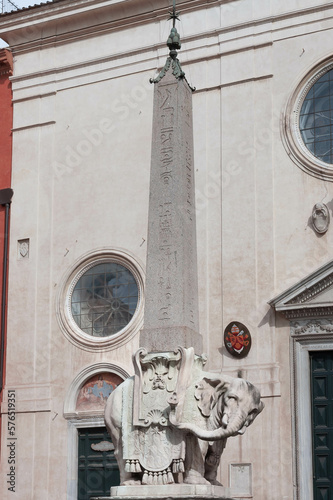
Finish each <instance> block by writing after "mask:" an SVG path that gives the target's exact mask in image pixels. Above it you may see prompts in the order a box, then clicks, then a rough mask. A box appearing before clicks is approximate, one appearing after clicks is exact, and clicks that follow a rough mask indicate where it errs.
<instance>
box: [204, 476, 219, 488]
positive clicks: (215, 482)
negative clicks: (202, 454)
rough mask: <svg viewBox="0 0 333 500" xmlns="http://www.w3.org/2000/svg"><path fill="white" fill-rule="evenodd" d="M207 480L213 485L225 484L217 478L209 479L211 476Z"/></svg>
mask: <svg viewBox="0 0 333 500" xmlns="http://www.w3.org/2000/svg"><path fill="white" fill-rule="evenodd" d="M206 479H207V481H209V482H210V484H212V485H213V486H223V484H222V483H220V481H218V480H217V479H209V477H207V478H206Z"/></svg>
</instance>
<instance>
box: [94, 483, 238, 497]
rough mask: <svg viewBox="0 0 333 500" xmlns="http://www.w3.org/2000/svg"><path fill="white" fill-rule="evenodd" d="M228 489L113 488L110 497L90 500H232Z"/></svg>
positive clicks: (194, 486)
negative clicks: (179, 499)
mask: <svg viewBox="0 0 333 500" xmlns="http://www.w3.org/2000/svg"><path fill="white" fill-rule="evenodd" d="M229 493H230V492H229V489H228V488H224V487H223V486H212V485H204V484H168V485H161V486H142V485H141V486H114V487H112V488H111V496H110V497H95V498H92V499H91V500H111V499H112V500H173V499H177V500H178V498H181V499H183V500H187V499H188V500H191V499H192V498H194V499H195V500H210V499H216V500H233V499H232V498H230V497H229V496H228V495H229Z"/></svg>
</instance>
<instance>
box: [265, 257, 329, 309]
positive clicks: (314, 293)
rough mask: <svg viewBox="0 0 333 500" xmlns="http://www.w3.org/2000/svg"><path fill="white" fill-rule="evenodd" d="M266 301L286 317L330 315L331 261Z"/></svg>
mask: <svg viewBox="0 0 333 500" xmlns="http://www.w3.org/2000/svg"><path fill="white" fill-rule="evenodd" d="M268 303H269V305H270V306H271V307H272V308H273V309H275V311H277V312H281V313H282V314H284V315H285V317H286V318H288V319H296V318H314V317H316V318H318V317H325V316H332V314H333V261H330V262H328V263H327V264H325V265H324V266H322V267H320V268H319V269H317V270H316V271H314V272H313V273H311V274H309V275H308V276H306V277H305V278H303V279H302V280H301V281H299V282H298V283H296V284H295V285H293V286H291V287H290V288H288V289H287V290H285V291H284V292H282V293H281V294H279V295H278V296H277V297H275V298H274V299H272V300H270V301H269V302H268Z"/></svg>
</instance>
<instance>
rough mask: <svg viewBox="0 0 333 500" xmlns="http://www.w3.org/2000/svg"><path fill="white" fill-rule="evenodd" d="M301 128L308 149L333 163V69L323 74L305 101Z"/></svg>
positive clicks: (302, 109) (317, 156)
mask: <svg viewBox="0 0 333 500" xmlns="http://www.w3.org/2000/svg"><path fill="white" fill-rule="evenodd" d="M299 129H300V133H301V136H302V139H303V142H304V144H305V146H306V147H307V149H308V150H309V151H310V153H312V154H313V155H314V156H315V157H316V158H318V159H319V160H321V161H323V162H325V163H329V164H332V163H333V69H331V70H330V71H327V72H326V73H325V74H324V75H323V76H321V77H320V78H319V79H318V80H317V81H316V82H315V83H314V84H313V85H312V87H311V88H310V89H309V91H308V92H307V94H306V96H305V99H304V101H303V104H302V107H301V110H300V116H299Z"/></svg>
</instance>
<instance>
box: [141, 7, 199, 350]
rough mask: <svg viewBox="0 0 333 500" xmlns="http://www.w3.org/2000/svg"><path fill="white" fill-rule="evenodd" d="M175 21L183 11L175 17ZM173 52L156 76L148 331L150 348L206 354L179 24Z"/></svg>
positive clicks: (145, 342)
mask: <svg viewBox="0 0 333 500" xmlns="http://www.w3.org/2000/svg"><path fill="white" fill-rule="evenodd" d="M171 17H172V18H173V19H174V21H175V19H176V18H177V14H176V13H175V14H174V16H171ZM167 43H168V46H169V48H170V55H169V57H168V59H167V62H166V64H165V66H164V68H163V70H162V71H161V73H160V74H159V76H158V77H157V78H156V79H155V80H153V82H154V85H155V89H154V111H153V139H152V156H151V174H150V199H149V222H148V248H147V272H146V287H145V312H144V329H143V331H142V332H141V334H140V345H141V346H142V347H144V348H146V349H147V350H148V351H168V350H173V349H175V348H176V347H177V346H179V345H182V346H184V347H191V346H192V347H194V350H195V352H196V353H198V354H199V353H201V352H202V339H201V335H200V334H199V323H198V278H197V274H198V271H197V251H196V221H195V198H194V197H195V195H194V192H195V190H194V165H193V129H192V90H193V89H191V87H190V86H189V84H188V82H187V80H186V78H185V73H184V72H183V71H182V69H181V67H180V63H179V61H178V59H177V51H176V49H180V46H181V45H180V39H179V35H178V33H177V30H176V28H175V27H174V26H173V28H172V29H171V33H170V36H169V39H168V42H167Z"/></svg>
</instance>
